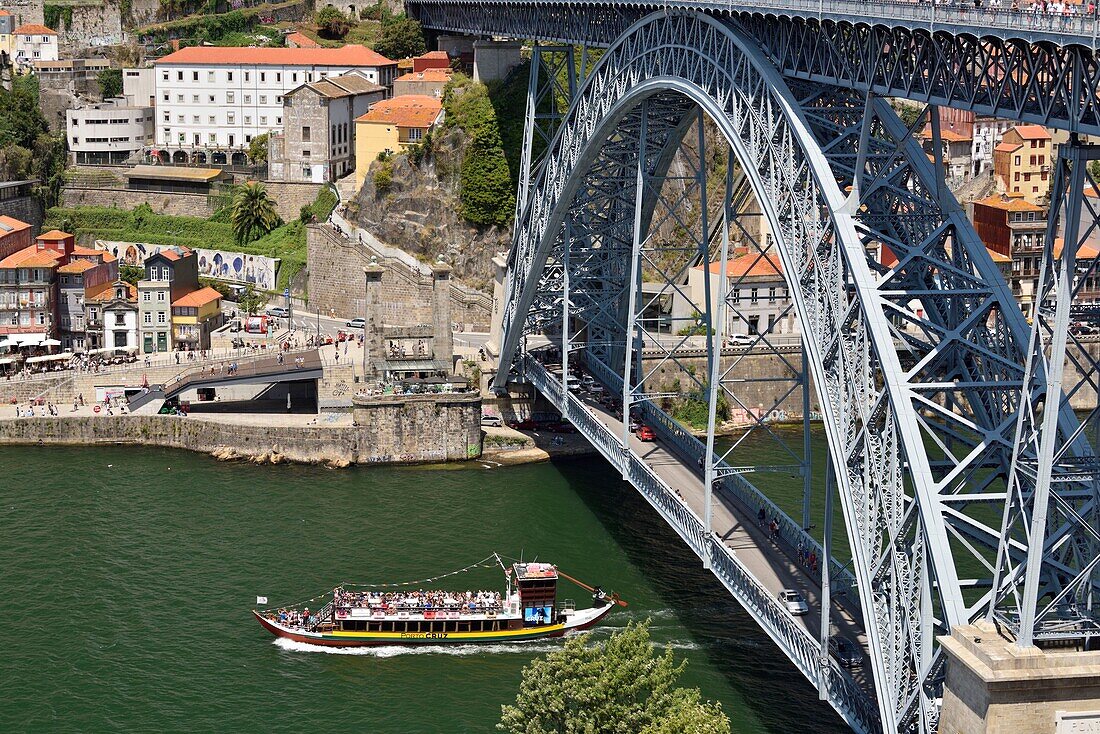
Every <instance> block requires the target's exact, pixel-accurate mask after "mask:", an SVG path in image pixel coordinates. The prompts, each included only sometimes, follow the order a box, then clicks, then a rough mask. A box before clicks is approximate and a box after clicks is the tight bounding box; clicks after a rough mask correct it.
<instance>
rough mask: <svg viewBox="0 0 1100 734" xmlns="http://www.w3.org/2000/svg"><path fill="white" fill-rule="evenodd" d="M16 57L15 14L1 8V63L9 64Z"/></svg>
mask: <svg viewBox="0 0 1100 734" xmlns="http://www.w3.org/2000/svg"><path fill="white" fill-rule="evenodd" d="M14 58H15V16H14V15H12V14H11V13H9V12H8V11H6V10H0V64H2V65H3V66H7V65H8V64H11V63H12V60H13V59H14Z"/></svg>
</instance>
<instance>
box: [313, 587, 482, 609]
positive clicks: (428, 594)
mask: <svg viewBox="0 0 1100 734" xmlns="http://www.w3.org/2000/svg"><path fill="white" fill-rule="evenodd" d="M333 599H334V601H335V604H336V606H337V607H341V608H351V607H358V608H368V609H371V610H374V611H382V612H388V611H427V610H451V611H466V612H469V613H473V614H476V613H482V612H487V611H499V610H500V609H501V608H502V606H503V605H502V602H501V596H500V592H497V591H478V592H476V593H475V592H473V591H467V592H466V593H465V594H464V595H463V594H461V593H452V592H448V591H424V590H423V589H420V590H417V591H405V592H400V591H388V592H378V591H347V590H345V589H343V588H340V587H337V588H336V589H334V590H333Z"/></svg>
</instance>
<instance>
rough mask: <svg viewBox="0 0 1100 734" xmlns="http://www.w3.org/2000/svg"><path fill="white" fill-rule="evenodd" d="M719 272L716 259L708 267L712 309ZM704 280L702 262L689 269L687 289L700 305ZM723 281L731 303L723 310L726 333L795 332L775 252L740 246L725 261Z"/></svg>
mask: <svg viewBox="0 0 1100 734" xmlns="http://www.w3.org/2000/svg"><path fill="white" fill-rule="evenodd" d="M721 272H722V271H721V264H720V263H718V262H717V261H715V262H711V263H710V264H709V265H708V267H707V273H708V274H709V278H710V293H711V304H712V305H711V308H712V309H715V308H716V307H717V303H718V299H719V294H720V293H721V292H722V275H721ZM705 281H706V278H705V277H704V275H703V266H702V265H696V266H695V267H694V268H692V269H691V271H690V272H689V273H688V288H687V290H688V293H689V295H690V298H691V301H692V303H695V304H698V305H699V306H700V307H701V306H702V305H703V304H705V303H706V302H707V299H706V290H705V288H706V282H705ZM726 283H727V286H728V288H729V293H730V301H731V303H732V304H733V306H732V308H731V309H730V312H729V313H727V314H726V323H725V329H724V331H725V335H726V336H732V335H734V334H743V335H754V334H760V333H763V332H769V333H772V334H797V333H798V323H797V321H796V319H795V316H794V312H793V310H792V309H791V298H790V294H789V292H788V290H787V283H786V281H784V280H783V264H782V263H781V262H780V261H779V258H778V256H777V255H775V254H772V253H768V254H767V255H764V254H761V253H759V252H755V251H753V252H746V251H745V250H744V249H743V248H742V251H741V252H740V253H738V254H736V255H735V257H733V258H730V259H729V260H728V261H727V262H726ZM715 313H717V312H716V311H715Z"/></svg>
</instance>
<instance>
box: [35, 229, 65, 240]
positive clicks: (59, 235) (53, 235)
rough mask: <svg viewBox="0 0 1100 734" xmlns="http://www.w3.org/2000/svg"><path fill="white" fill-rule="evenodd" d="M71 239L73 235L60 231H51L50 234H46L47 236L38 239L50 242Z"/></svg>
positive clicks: (41, 235)
mask: <svg viewBox="0 0 1100 734" xmlns="http://www.w3.org/2000/svg"><path fill="white" fill-rule="evenodd" d="M70 237H72V235H71V234H69V233H68V232H62V231H61V230H60V229H51V230H50V231H49V232H46V233H45V234H40V235H38V237H37V238H36V239H40V240H49V241H50V242H55V241H57V240H67V239H69V238H70Z"/></svg>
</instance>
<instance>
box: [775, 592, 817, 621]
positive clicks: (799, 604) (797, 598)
mask: <svg viewBox="0 0 1100 734" xmlns="http://www.w3.org/2000/svg"><path fill="white" fill-rule="evenodd" d="M779 601H780V602H781V603H782V604H783V607H784V608H785V609H786V610H787V611H788V612H790V613H791V614H793V615H795V616H796V617H798V616H801V615H803V614H809V613H810V605H809V604H807V603H806V600H805V599H803V598H802V594H800V593H798V592H797V591H795V590H794V589H783V591H781V592H779Z"/></svg>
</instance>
